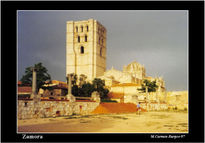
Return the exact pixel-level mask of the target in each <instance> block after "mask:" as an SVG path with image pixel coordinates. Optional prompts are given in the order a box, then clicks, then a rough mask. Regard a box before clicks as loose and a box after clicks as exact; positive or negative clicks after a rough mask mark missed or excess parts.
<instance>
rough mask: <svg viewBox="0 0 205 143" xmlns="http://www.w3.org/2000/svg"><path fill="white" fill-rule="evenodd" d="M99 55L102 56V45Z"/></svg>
mask: <svg viewBox="0 0 205 143" xmlns="http://www.w3.org/2000/svg"><path fill="white" fill-rule="evenodd" d="M100 56H101V57H102V47H101V48H100Z"/></svg>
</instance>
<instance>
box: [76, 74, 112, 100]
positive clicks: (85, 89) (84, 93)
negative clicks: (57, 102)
mask: <svg viewBox="0 0 205 143" xmlns="http://www.w3.org/2000/svg"><path fill="white" fill-rule="evenodd" d="M74 76H75V78H72V79H73V80H74V81H73V82H72V94H73V95H74V96H79V97H90V96H91V94H92V92H94V91H97V92H98V93H99V94H100V97H101V99H104V98H106V97H107V94H108V93H109V90H108V89H106V88H105V81H104V80H101V79H99V78H95V79H94V80H93V81H92V83H89V82H86V78H87V77H86V76H85V75H80V77H79V85H77V84H76V83H77V76H76V75H74Z"/></svg>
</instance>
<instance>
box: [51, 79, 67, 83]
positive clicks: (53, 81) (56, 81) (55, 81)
mask: <svg viewBox="0 0 205 143" xmlns="http://www.w3.org/2000/svg"><path fill="white" fill-rule="evenodd" d="M51 82H52V83H53V84H54V83H56V84H67V83H66V82H63V81H58V80H52V81H51Z"/></svg>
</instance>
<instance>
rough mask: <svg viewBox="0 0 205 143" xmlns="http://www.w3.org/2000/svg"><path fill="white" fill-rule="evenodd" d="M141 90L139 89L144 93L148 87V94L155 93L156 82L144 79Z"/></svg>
mask: <svg viewBox="0 0 205 143" xmlns="http://www.w3.org/2000/svg"><path fill="white" fill-rule="evenodd" d="M141 86H142V88H141V89H139V90H141V91H142V92H146V87H148V92H155V91H156V90H157V88H158V86H157V84H156V81H149V80H147V79H145V80H144V81H143V83H142V85H141Z"/></svg>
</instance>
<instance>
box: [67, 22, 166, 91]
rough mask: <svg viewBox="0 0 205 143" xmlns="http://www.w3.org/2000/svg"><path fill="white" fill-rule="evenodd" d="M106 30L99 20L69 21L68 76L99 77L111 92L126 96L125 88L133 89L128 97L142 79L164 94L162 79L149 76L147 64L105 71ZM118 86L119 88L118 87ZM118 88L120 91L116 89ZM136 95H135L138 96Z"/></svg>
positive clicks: (133, 63) (134, 63) (88, 78)
mask: <svg viewBox="0 0 205 143" xmlns="http://www.w3.org/2000/svg"><path fill="white" fill-rule="evenodd" d="M106 33H107V31H106V28H105V27H104V26H103V25H102V24H100V22H98V21H97V20H94V19H88V20H83V21H67V32H66V75H67V74H71V73H75V74H77V75H78V76H80V75H82V74H83V75H85V76H86V77H87V81H92V80H93V79H94V78H100V79H102V80H104V81H105V86H106V87H107V88H108V89H109V90H110V91H111V92H112V93H119V94H123V95H124V94H125V91H124V92H123V93H122V91H118V90H121V89H122V88H121V87H122V85H123V87H126V86H128V87H130V86H131V85H132V86H133V87H134V88H133V91H132V90H130V91H132V92H131V93H130V92H129V94H132V93H133V94H136V93H137V90H138V88H140V87H141V84H142V83H143V80H145V79H147V80H150V81H154V80H155V81H156V83H157V85H158V89H157V91H158V92H164V91H165V83H164V80H163V79H162V78H161V77H156V78H153V77H148V76H146V70H145V67H144V65H141V64H139V63H138V62H136V61H134V62H132V63H130V64H128V65H126V66H123V70H122V71H119V70H116V69H114V67H112V68H111V69H110V70H107V71H106ZM118 87H119V88H118ZM116 89H117V90H116ZM135 92H136V93H135Z"/></svg>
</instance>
